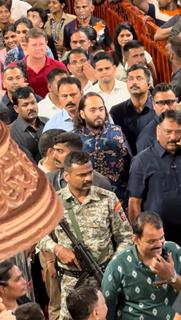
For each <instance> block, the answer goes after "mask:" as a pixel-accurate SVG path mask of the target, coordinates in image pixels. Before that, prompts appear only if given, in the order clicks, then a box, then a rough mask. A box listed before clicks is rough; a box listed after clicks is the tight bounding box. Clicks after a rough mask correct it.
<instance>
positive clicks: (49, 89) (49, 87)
mask: <svg viewBox="0 0 181 320" xmlns="http://www.w3.org/2000/svg"><path fill="white" fill-rule="evenodd" d="M47 88H48V91H51V84H50V83H48V84H47Z"/></svg>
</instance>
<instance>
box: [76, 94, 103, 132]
mask: <svg viewBox="0 0 181 320" xmlns="http://www.w3.org/2000/svg"><path fill="white" fill-rule="evenodd" d="M89 97H98V98H100V99H101V100H102V102H103V105H104V107H105V112H106V118H107V119H108V112H107V109H106V106H105V102H104V99H103V98H102V97H101V96H100V95H99V94H98V93H96V92H88V93H86V94H84V95H83V96H82V98H81V99H80V102H79V106H78V109H77V113H76V116H75V119H74V128H75V130H79V129H82V128H83V127H85V126H86V122H85V120H84V119H82V118H81V116H80V111H81V110H84V108H85V104H86V100H87V99H88V98H89Z"/></svg>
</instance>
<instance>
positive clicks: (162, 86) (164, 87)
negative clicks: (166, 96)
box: [152, 82, 174, 97]
mask: <svg viewBox="0 0 181 320" xmlns="http://www.w3.org/2000/svg"><path fill="white" fill-rule="evenodd" d="M170 90H171V91H173V92H174V90H173V87H172V85H171V84H169V83H164V82H162V83H158V84H157V85H156V86H155V87H154V89H153V91H152V97H154V96H155V95H156V94H157V93H158V92H167V91H170Z"/></svg>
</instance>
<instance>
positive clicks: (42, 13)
mask: <svg viewBox="0 0 181 320" xmlns="http://www.w3.org/2000/svg"><path fill="white" fill-rule="evenodd" d="M29 12H38V14H39V16H40V18H41V20H42V22H43V25H44V24H45V23H46V22H47V20H48V14H47V11H46V10H44V9H42V8H39V7H32V8H30V9H28V11H27V13H29Z"/></svg>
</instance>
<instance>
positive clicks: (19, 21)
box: [14, 17, 33, 31]
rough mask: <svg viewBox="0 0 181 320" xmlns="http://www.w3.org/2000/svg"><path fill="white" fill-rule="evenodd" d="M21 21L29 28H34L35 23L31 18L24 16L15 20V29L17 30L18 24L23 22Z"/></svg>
mask: <svg viewBox="0 0 181 320" xmlns="http://www.w3.org/2000/svg"><path fill="white" fill-rule="evenodd" d="M21 23H23V24H25V25H26V26H27V28H28V29H31V28H33V24H32V22H31V20H30V19H28V18H25V17H22V18H20V19H18V20H16V21H15V23H14V27H15V31H16V29H17V26H18V25H19V24H21Z"/></svg>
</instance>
